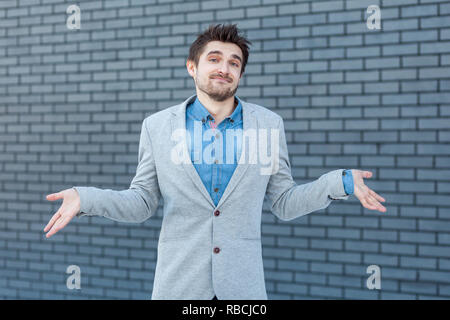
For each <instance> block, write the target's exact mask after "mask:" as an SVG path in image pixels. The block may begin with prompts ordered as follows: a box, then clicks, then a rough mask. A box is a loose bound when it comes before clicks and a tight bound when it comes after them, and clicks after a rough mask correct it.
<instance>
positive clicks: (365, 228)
mask: <svg viewBox="0 0 450 320" xmlns="http://www.w3.org/2000/svg"><path fill="white" fill-rule="evenodd" d="M71 4H78V5H79V6H80V8H81V30H69V29H67V28H66V19H67V17H68V14H66V9H67V7H68V6H69V5H71ZM373 4H377V5H379V6H380V8H381V19H382V22H381V23H382V29H381V30H369V29H368V28H367V26H366V19H367V16H368V14H367V13H366V9H367V7H368V6H369V5H373ZM225 22H231V23H237V24H238V27H239V28H241V29H242V30H244V31H245V33H246V35H247V36H248V37H249V39H250V40H251V41H252V42H253V46H252V47H251V53H250V60H249V64H248V66H247V69H246V74H245V75H244V77H243V79H242V81H241V86H240V88H239V90H238V92H237V94H238V96H240V97H242V98H243V99H244V100H247V101H250V102H253V103H257V104H260V105H263V106H266V107H268V108H270V109H272V110H274V111H275V112H277V113H278V114H280V115H281V116H282V117H283V118H284V120H285V127H286V134H287V139H288V143H289V151H290V158H291V163H292V167H293V168H292V173H293V175H294V178H295V180H296V182H297V183H299V184H301V183H306V182H309V181H312V180H314V179H316V178H317V177H318V176H320V175H321V174H323V173H325V172H327V171H330V170H334V169H337V168H342V167H347V168H353V169H362V170H370V171H373V173H374V176H373V178H372V179H368V180H366V183H367V185H368V186H369V187H371V188H373V189H374V190H375V191H377V192H378V193H379V194H381V195H382V196H383V197H385V198H386V200H387V202H386V206H387V213H381V212H376V211H370V210H367V209H365V208H363V207H362V206H361V204H360V203H359V201H358V199H357V198H356V197H350V198H349V200H348V201H335V202H333V203H332V204H331V205H330V207H328V208H327V209H325V210H321V211H318V212H314V213H311V214H309V215H307V216H304V217H301V218H298V219H295V220H293V221H289V222H283V221H280V220H277V219H276V217H275V216H274V215H272V214H271V213H270V212H269V211H267V210H266V209H267V207H265V212H264V214H263V225H262V232H263V256H264V266H265V274H266V286H267V290H268V295H269V298H270V299H308V298H315V299H321V298H330V299H355V298H362V299H366V298H367V299H397V298H404V299H429V298H444V299H448V298H450V200H449V193H450V161H449V157H450V147H449V141H450V130H449V127H450V126H449V123H450V121H449V120H450V2H449V1H438V0H420V1H419V0H402V1H400V0H387V1H381V0H378V1H377V0H369V1H362V0H354V1H350V0H348V1H292V0H253V1H243V0H221V1H188V2H187V1H178V0H168V1H163V0H114V1H113V0H108V1H98V0H97V1H93V0H89V1H76V2H75V1H74V2H72V1H63V0H20V1H19V0H2V1H0V230H1V232H0V298H3V299H14V298H15V299H29V298H32V299H55V298H56V299H79V298H89V299H91V298H92V299H102V298H112V299H114V298H122V299H137V298H140V299H150V296H151V290H152V285H153V277H154V270H155V265H156V248H157V241H158V236H159V231H160V226H161V217H162V211H161V208H159V210H158V213H157V215H156V216H155V217H153V218H151V219H149V220H147V221H146V222H145V223H143V224H124V223H116V222H114V221H111V220H107V219H104V218H99V217H89V218H86V217H85V218H82V219H75V220H74V221H72V222H71V223H70V224H69V226H67V227H66V228H65V229H64V230H63V231H62V232H60V233H58V234H57V235H55V236H54V237H52V238H50V239H45V238H44V233H43V228H44V226H45V225H46V223H47V222H48V220H49V218H50V217H51V215H52V214H53V213H54V212H55V211H56V210H57V208H58V207H59V206H60V203H61V202H60V201H58V202H55V203H52V202H48V201H47V200H45V195H46V194H49V193H53V192H57V191H60V190H63V189H66V188H69V187H71V186H73V185H86V186H96V187H99V188H110V189H115V190H123V189H127V188H128V187H129V184H130V182H131V179H132V177H133V176H134V173H135V170H136V165H137V151H138V139H139V131H140V128H141V123H142V120H143V119H144V118H145V117H146V116H148V115H150V114H152V113H154V112H156V111H158V110H161V109H164V108H167V107H168V106H171V105H174V104H177V103H180V102H181V101H183V100H184V99H186V98H187V97H188V96H189V95H191V94H193V93H194V92H195V91H194V89H195V87H194V84H193V81H192V78H191V77H190V76H189V74H188V73H187V71H186V67H185V60H186V58H187V54H188V48H189V46H190V44H191V43H192V41H193V40H194V39H195V34H196V33H197V32H199V31H201V30H203V29H204V28H206V27H207V26H208V25H209V24H210V23H225ZM72 264H75V265H78V266H80V268H81V290H69V289H67V287H66V279H67V277H68V274H66V273H65V271H66V268H67V266H69V265H72ZM371 264H376V265H379V266H380V268H381V290H369V289H367V288H366V280H367V278H368V276H369V274H367V273H366V269H367V267H368V266H369V265H371Z"/></svg>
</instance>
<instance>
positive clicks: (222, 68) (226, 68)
mask: <svg viewBox="0 0 450 320" xmlns="http://www.w3.org/2000/svg"><path fill="white" fill-rule="evenodd" d="M229 67H230V66H229V65H228V63H227V62H222V63H221V64H220V67H219V71H220V72H221V73H222V75H223V76H224V77H225V78H227V76H226V75H227V74H228V72H229Z"/></svg>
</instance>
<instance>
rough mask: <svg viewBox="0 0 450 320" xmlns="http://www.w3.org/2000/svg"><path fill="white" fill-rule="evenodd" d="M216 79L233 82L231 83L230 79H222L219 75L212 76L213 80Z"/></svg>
mask: <svg viewBox="0 0 450 320" xmlns="http://www.w3.org/2000/svg"><path fill="white" fill-rule="evenodd" d="M216 78H220V79H224V80H226V81H228V82H231V81H232V80H231V79H230V78H227V77H222V76H219V75H215V76H212V77H211V79H216Z"/></svg>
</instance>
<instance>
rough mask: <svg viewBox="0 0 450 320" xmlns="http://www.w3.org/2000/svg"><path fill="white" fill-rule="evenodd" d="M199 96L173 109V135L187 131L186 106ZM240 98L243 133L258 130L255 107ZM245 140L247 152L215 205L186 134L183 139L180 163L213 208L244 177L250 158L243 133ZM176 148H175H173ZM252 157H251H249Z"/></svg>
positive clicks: (173, 145)
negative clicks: (196, 165) (247, 155)
mask: <svg viewBox="0 0 450 320" xmlns="http://www.w3.org/2000/svg"><path fill="white" fill-rule="evenodd" d="M196 98H197V95H196V94H194V95H192V96H190V97H189V98H187V99H186V100H184V102H182V103H181V104H179V105H177V106H175V107H174V108H172V109H171V112H172V117H171V119H170V120H171V126H172V135H171V137H173V136H174V131H175V130H177V129H178V130H179V129H183V132H186V107H187V105H188V104H190V103H192V102H194V101H195V99H196ZM238 100H239V101H240V102H241V106H242V118H243V119H242V121H243V133H244V132H246V130H249V129H254V130H255V131H256V132H258V122H257V119H256V117H255V115H254V114H253V112H254V111H255V110H254V107H253V106H252V105H251V104H249V103H247V102H245V101H244V100H242V99H240V98H238ZM242 137H243V139H244V140H243V141H242V149H244V148H246V150H247V151H246V152H242V151H241V154H240V155H239V159H240V160H239V161H238V164H237V166H236V169H235V170H234V172H233V175H232V176H231V179H230V181H229V182H228V185H227V187H226V189H225V191H224V193H223V194H222V197H221V198H220V201H219V203H218V204H217V207H215V205H214V201H213V200H212V198H211V196H210V194H209V193H208V190H206V188H205V186H204V185H203V182H202V179H201V178H200V176H199V175H198V173H197V170H195V167H194V165H193V164H192V160H191V158H190V154H189V152H188V148H187V142H186V136H184V139H183V141H182V148H183V150H182V152H183V155H182V157H183V161H182V162H181V163H180V164H179V165H181V166H183V168H184V170H185V171H186V172H187V174H188V176H189V177H190V178H191V179H192V181H193V182H194V185H195V186H196V187H197V189H198V190H199V191H200V193H201V194H202V195H203V196H204V197H205V198H206V200H207V201H208V202H209V203H210V204H211V206H212V207H213V208H219V207H220V206H221V205H222V204H223V202H224V201H225V200H226V199H227V198H228V196H229V195H230V194H231V192H232V191H233V190H234V188H236V186H237V184H238V183H239V180H240V179H241V178H242V177H243V175H244V173H245V171H246V170H247V169H248V166H249V163H248V160H246V159H244V156H245V154H248V150H250V149H249V147H248V144H247V142H246V140H245V135H244V134H243V135H242ZM171 142H172V148H175V146H176V145H177V144H179V143H177V141H175V140H173V139H171ZM172 150H174V149H172ZM249 158H250V157H249Z"/></svg>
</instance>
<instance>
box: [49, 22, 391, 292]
mask: <svg viewBox="0 0 450 320" xmlns="http://www.w3.org/2000/svg"><path fill="white" fill-rule="evenodd" d="M248 43H250V42H249V41H248V40H246V39H245V38H244V37H242V36H240V35H239V34H238V29H237V28H236V25H228V26H221V25H217V26H210V27H209V28H208V29H207V30H206V31H205V32H204V33H203V34H200V35H199V36H198V38H197V39H196V41H195V42H194V43H193V44H192V45H191V48H190V51H189V57H188V60H187V63H186V67H187V70H188V72H189V74H190V75H191V76H192V77H193V79H194V81H195V85H196V95H193V96H191V97H189V98H188V99H186V100H185V101H184V102H183V103H181V104H178V105H175V106H173V107H170V108H167V109H165V110H162V111H159V112H157V113H155V114H153V115H151V116H149V117H147V118H146V119H145V120H144V122H143V124H142V131H141V136H140V142H139V157H138V158H139V163H138V166H137V170H136V176H135V177H134V178H133V181H132V182H131V185H130V188H129V189H128V190H122V191H115V190H109V189H106V190H102V189H98V188H95V187H73V188H71V189H67V190H63V191H61V192H58V193H55V194H51V195H48V196H47V199H48V200H50V201H54V200H57V199H63V203H62V206H61V207H60V208H59V210H58V211H57V212H56V213H55V214H54V216H53V217H52V218H51V220H50V221H49V223H48V224H47V226H46V227H45V229H44V232H47V231H48V233H47V237H50V236H52V235H53V234H55V233H56V232H58V231H59V230H61V229H62V228H64V227H65V226H66V225H67V223H69V221H70V220H71V219H72V218H73V217H74V216H83V215H98V216H103V217H106V218H109V219H112V220H115V221H123V222H143V221H145V220H146V219H148V218H150V217H151V216H152V215H154V213H155V212H156V210H157V207H158V203H159V200H160V197H162V198H163V200H164V206H163V207H164V217H163V223H162V227H161V234H160V238H159V242H158V256H157V265H156V271H155V280H154V286H153V293H152V299H211V298H216V297H218V298H219V299H267V294H266V289H265V281H264V270H263V263H262V252H261V231H260V227H261V213H262V205H263V200H264V198H265V197H266V198H267V200H268V201H269V204H270V209H271V211H272V213H273V214H274V215H276V216H277V217H278V218H280V219H282V220H286V221H287V220H292V219H294V218H297V217H299V216H302V215H305V214H308V213H310V212H313V211H316V210H319V209H324V208H326V207H328V205H329V204H330V203H331V202H332V201H333V200H336V199H348V197H349V195H350V194H354V195H355V196H356V197H357V198H358V199H359V200H360V201H361V203H362V205H363V206H364V207H365V208H368V209H372V210H379V211H381V212H385V211H386V208H384V207H383V206H382V205H381V204H380V203H379V201H385V200H384V199H383V198H382V197H381V196H379V195H378V194H376V193H375V192H374V191H372V190H370V189H369V188H368V187H367V186H366V185H365V184H364V182H363V178H370V177H371V175H372V174H371V172H368V171H360V170H356V169H352V170H343V169H338V170H333V171H330V172H328V173H326V174H324V175H322V176H321V177H319V178H318V179H317V180H315V181H312V182H310V183H307V184H303V185H297V184H296V183H295V182H294V181H293V178H292V176H291V170H290V163H289V157H288V150H287V144H286V138H285V133H284V126H283V120H282V118H281V117H280V116H278V115H277V114H276V113H274V112H272V111H270V110H269V109H267V108H264V107H262V106H258V105H255V104H252V103H249V102H246V101H243V100H241V99H239V98H238V97H235V95H234V94H235V92H236V90H237V88H238V85H239V81H240V79H241V77H242V74H243V73H244V70H245V65H246V63H247V61H248V55H249V54H248V46H247V44H248ZM269 131H270V133H271V135H270V141H271V142H270V146H268V145H266V144H264V143H262V142H264V141H265V140H267V137H269V134H267V133H269ZM250 133H252V134H253V135H252V134H250ZM255 133H256V136H258V141H259V142H258V143H257V147H258V148H259V149H260V150H258V155H261V154H263V155H264V154H266V153H265V152H266V151H267V150H270V154H271V157H272V158H271V162H270V166H269V169H270V170H268V171H267V170H264V169H267V168H264V166H263V164H262V163H261V162H262V161H256V162H255V161H253V162H252V161H247V160H246V159H247V156H250V157H251V156H254V155H255V154H256V152H255V150H252V151H250V147H251V145H252V143H253V146H255V144H256V143H255V142H256V140H257V139H256V136H255V135H254V134H255ZM260 133H262V134H267V135H263V137H261V136H260V135H259V134H260ZM230 137H231V138H230ZM274 137H275V138H274ZM246 138H249V140H251V141H250V143H249V144H246V143H243V142H245V141H247V140H246ZM244 140H245V141H244ZM211 141H212V142H211ZM234 142H236V143H234ZM266 142H267V141H266ZM261 151H262V152H261ZM224 154H225V155H226V157H225V156H224ZM224 158H227V161H225V160H224Z"/></svg>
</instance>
